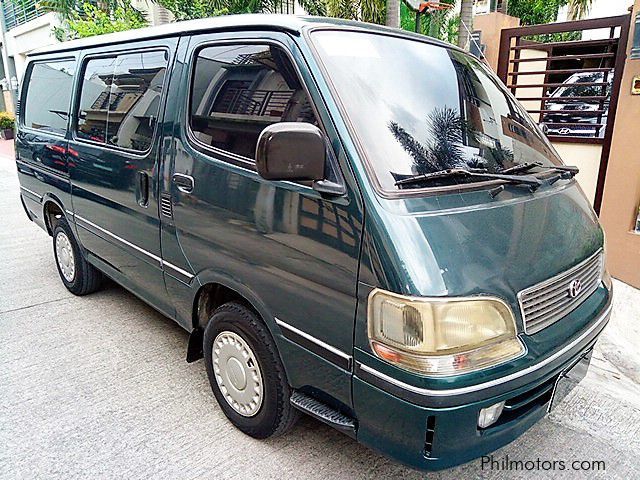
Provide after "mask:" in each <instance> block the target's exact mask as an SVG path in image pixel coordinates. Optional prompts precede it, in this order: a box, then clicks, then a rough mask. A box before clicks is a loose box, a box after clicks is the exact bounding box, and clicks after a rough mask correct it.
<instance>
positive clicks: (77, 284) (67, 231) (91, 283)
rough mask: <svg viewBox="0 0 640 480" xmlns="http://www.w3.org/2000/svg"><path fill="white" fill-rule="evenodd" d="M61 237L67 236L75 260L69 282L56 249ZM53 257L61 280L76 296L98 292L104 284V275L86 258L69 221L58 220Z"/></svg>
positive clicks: (54, 235)
mask: <svg viewBox="0 0 640 480" xmlns="http://www.w3.org/2000/svg"><path fill="white" fill-rule="evenodd" d="M59 235H65V236H66V238H67V239H68V240H69V243H70V245H71V251H72V252H73V260H74V263H75V268H74V272H73V277H72V278H71V279H70V280H69V279H67V278H65V275H64V274H63V272H62V269H61V268H60V261H59V259H58V249H57V248H56V241H57V240H58V236H59ZM53 256H54V258H55V261H56V268H57V269H58V274H60V279H61V280H62V283H64V286H65V287H67V290H69V291H70V292H71V293H73V294H74V295H87V294H89V293H93V292H95V291H96V290H98V289H99V288H100V286H101V284H102V273H100V271H99V270H98V269H96V268H95V267H94V266H93V265H91V264H90V263H89V262H87V260H86V259H85V258H84V255H83V254H82V250H81V249H80V246H79V245H78V243H77V242H76V238H75V236H74V235H73V232H72V231H71V227H70V226H69V224H68V223H67V220H66V219H65V218H64V217H62V218H60V219H59V220H58V223H57V224H56V227H55V229H54V230H53Z"/></svg>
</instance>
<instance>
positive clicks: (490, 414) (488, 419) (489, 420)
mask: <svg viewBox="0 0 640 480" xmlns="http://www.w3.org/2000/svg"><path fill="white" fill-rule="evenodd" d="M503 408H504V402H500V403H496V404H495V405H491V406H490V407H487V408H483V409H482V410H480V416H479V417H478V426H479V427H480V428H487V427H490V426H491V425H493V424H494V423H496V421H497V420H498V417H500V414H501V413H502V409H503Z"/></svg>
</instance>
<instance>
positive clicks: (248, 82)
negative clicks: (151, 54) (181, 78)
mask: <svg viewBox="0 0 640 480" xmlns="http://www.w3.org/2000/svg"><path fill="white" fill-rule="evenodd" d="M191 88H192V91H191V105H190V116H189V123H190V126H191V130H192V132H193V134H194V135H195V137H196V138H197V139H198V140H199V141H201V142H203V143H205V144H206V145H209V146H212V147H216V148H220V149H222V150H226V151H228V152H232V153H235V154H237V155H241V156H243V157H247V158H250V159H253V158H254V155H255V149H256V143H257V141H258V136H259V135H260V132H262V130H263V129H264V128H265V127H266V126H268V125H270V124H272V123H277V122H307V123H312V124H314V125H318V122H317V120H316V118H315V115H314V112H313V109H312V107H311V102H310V101H309V98H308V96H307V94H306V92H305V91H304V89H303V88H302V85H301V83H300V80H299V79H298V76H297V75H296V72H295V70H294V68H293V65H291V62H290V61H289V59H288V58H287V56H286V55H285V53H284V52H283V51H282V49H280V48H278V47H274V46H269V45H225V46H215V47H206V48H204V49H202V50H200V52H199V53H198V55H197V57H196V62H195V71H194V75H193V81H192V86H191Z"/></svg>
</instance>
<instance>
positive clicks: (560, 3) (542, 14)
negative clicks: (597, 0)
mask: <svg viewBox="0 0 640 480" xmlns="http://www.w3.org/2000/svg"><path fill="white" fill-rule="evenodd" d="M592 3H593V0H509V3H508V4H507V13H509V15H512V16H514V17H520V22H521V24H522V25H540V24H544V23H551V22H555V21H556V18H557V17H558V11H559V10H560V7H564V6H565V5H569V10H570V11H571V12H573V13H574V15H575V16H576V18H581V17H583V16H585V15H586V14H587V13H588V11H589V8H590V7H591V4H592Z"/></svg>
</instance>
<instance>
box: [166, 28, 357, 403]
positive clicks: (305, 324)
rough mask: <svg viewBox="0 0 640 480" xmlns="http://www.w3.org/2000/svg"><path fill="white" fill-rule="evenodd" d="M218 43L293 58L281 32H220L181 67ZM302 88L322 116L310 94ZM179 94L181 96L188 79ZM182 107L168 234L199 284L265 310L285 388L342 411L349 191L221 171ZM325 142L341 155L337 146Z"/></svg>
mask: <svg viewBox="0 0 640 480" xmlns="http://www.w3.org/2000/svg"><path fill="white" fill-rule="evenodd" d="M220 41H232V42H239V43H243V42H245V41H248V42H254V43H255V42H259V43H264V42H277V43H278V45H280V46H281V48H282V49H283V50H284V51H287V52H289V53H291V52H295V51H296V45H295V43H294V42H293V41H292V39H291V38H290V37H289V36H288V35H286V34H282V33H274V32H245V33H243V34H241V33H224V34H222V33H221V34H216V35H199V36H194V37H192V38H191V40H190V46H189V59H190V58H191V57H192V55H193V53H194V52H196V51H197V50H198V48H199V47H201V46H202V45H204V44H210V43H212V42H220ZM296 63H298V62H296ZM298 68H299V69H300V70H305V68H306V65H304V64H299V63H298ZM303 75H304V74H303ZM308 87H309V90H310V93H311V98H312V100H313V101H314V103H315V104H316V107H318V110H322V108H323V106H322V102H321V101H318V99H317V97H316V96H315V95H317V93H316V92H315V90H314V88H313V86H310V85H308ZM183 89H184V91H185V92H187V91H188V89H189V83H188V82H187V77H185V84H184V87H183ZM186 109H187V99H186V98H184V99H183V101H182V102H181V107H180V111H179V112H178V113H177V115H178V118H179V119H180V120H179V121H176V125H179V128H176V138H175V145H174V148H175V158H174V162H175V163H174V169H173V171H172V174H175V173H178V174H183V175H189V176H191V177H193V179H194V182H195V183H194V188H193V191H192V192H190V193H185V192H182V191H180V190H178V189H177V188H176V186H175V185H172V186H171V195H172V201H173V217H174V218H173V222H174V224H175V234H176V235H177V239H178V241H179V244H180V247H181V249H182V252H184V255H186V257H187V259H188V263H189V264H190V265H191V267H192V268H193V271H194V272H195V273H196V274H197V280H198V282H199V283H201V284H203V283H207V282H209V281H211V280H212V279H218V280H219V281H220V283H223V284H229V286H230V288H233V285H235V286H236V288H237V289H240V290H241V291H246V292H249V293H248V294H247V295H245V296H246V297H248V298H255V299H256V305H254V306H255V307H256V308H257V309H258V310H259V311H261V309H264V311H261V313H262V314H263V317H265V321H266V322H267V325H268V326H269V328H270V330H271V332H272V333H273V335H274V337H275V339H276V342H277V343H278V347H279V349H280V353H281V356H282V359H283V362H284V365H285V368H286V370H287V374H288V377H289V381H290V383H291V384H292V386H293V387H294V388H302V389H305V388H306V389H309V390H312V391H314V392H322V393H324V394H326V395H327V396H329V397H331V398H333V399H336V400H337V401H338V402H339V403H340V404H342V405H344V406H347V407H350V405H351V370H350V369H351V365H350V357H351V352H352V346H353V321H354V313H355V308H356V298H355V289H356V282H357V270H358V255H359V245H360V232H361V228H362V212H361V208H360V205H359V199H358V197H357V195H358V194H357V190H356V189H355V187H354V186H353V185H349V186H348V193H347V195H345V196H344V197H339V198H337V199H325V198H323V197H322V196H321V195H320V194H319V193H318V192H316V191H315V190H313V189H311V188H310V187H309V186H306V185H300V184H296V183H292V182H271V181H267V180H264V179H262V178H261V177H260V176H259V175H258V174H257V173H256V172H255V171H254V170H253V169H252V168H251V166H250V165H249V166H246V167H243V166H239V165H237V164H233V163H230V162H229V157H228V155H226V154H225V153H224V152H219V151H217V150H215V149H209V148H207V149H203V148H201V146H200V145H198V144H196V142H195V141H194V139H193V138H190V137H189V133H188V130H187V128H188V119H187V110H186ZM320 116H321V117H322V118H321V121H322V122H323V123H324V122H325V121H327V120H329V119H328V117H327V114H326V113H320ZM327 133H328V135H329V136H330V137H331V136H333V140H335V139H336V138H337V137H335V134H334V133H333V132H332V131H330V132H327ZM332 144H333V145H334V146H335V150H336V151H337V154H338V156H343V154H342V153H341V151H340V146H339V142H338V141H335V142H332ZM163 222H164V219H163ZM167 232H169V229H167ZM182 252H176V251H175V250H167V251H166V252H165V251H164V250H163V254H165V260H167V261H169V262H173V261H174V260H175V261H177V262H180V261H181V258H180V257H181V255H182ZM175 255H177V259H176V258H175V257H174V256H175ZM300 332H302V333H300ZM322 345H324V347H323V346H322ZM327 346H328V348H327ZM335 351H337V352H338V353H337V354H336V353H335Z"/></svg>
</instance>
